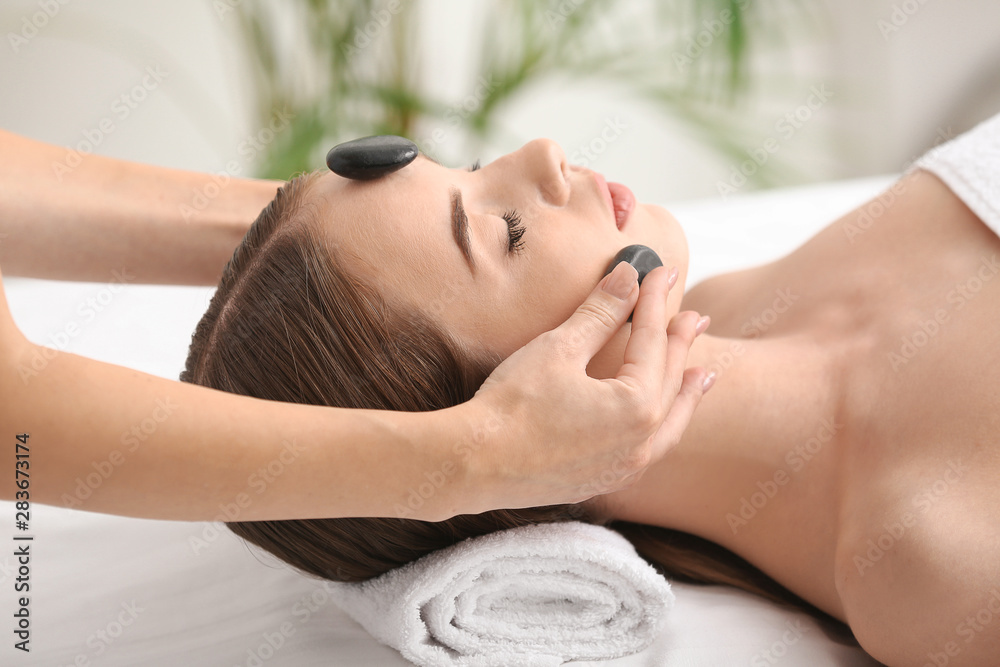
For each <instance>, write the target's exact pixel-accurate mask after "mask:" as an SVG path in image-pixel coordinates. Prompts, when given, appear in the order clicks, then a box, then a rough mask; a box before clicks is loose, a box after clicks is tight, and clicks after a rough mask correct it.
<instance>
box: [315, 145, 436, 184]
mask: <svg viewBox="0 0 1000 667" xmlns="http://www.w3.org/2000/svg"><path fill="white" fill-rule="evenodd" d="M416 157H417V145H416V144H415V143H413V142H412V141H410V140H409V139H404V138H403V137H397V136H394V135H391V134H384V135H379V136H374V137H364V138H362V139H355V140H353V141H348V142H345V143H342V144H337V145H336V146H334V147H333V148H331V149H330V152H329V153H327V154H326V166H328V167H330V171H332V172H333V173H335V174H337V175H338V176H343V177H344V178H353V179H355V180H360V181H367V180H371V179H375V178H379V177H380V176H384V175H385V174H389V173H392V172H394V171H396V170H397V169H402V168H403V167H405V166H406V165H408V164H410V163H411V162H413V160H414V159H416Z"/></svg>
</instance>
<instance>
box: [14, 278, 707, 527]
mask: <svg viewBox="0 0 1000 667" xmlns="http://www.w3.org/2000/svg"><path fill="white" fill-rule="evenodd" d="M629 271H631V274H632V277H631V280H632V282H631V288H630V289H629V290H628V295H627V296H626V297H624V298H617V297H614V296H613V295H611V294H610V293H608V292H606V291H603V290H602V289H600V286H599V288H598V289H596V290H595V291H594V293H593V294H592V295H591V297H590V298H589V299H588V301H587V302H586V303H585V304H584V305H583V306H581V308H580V309H579V310H578V311H577V313H576V314H574V316H573V317H572V318H571V319H570V320H569V321H568V322H567V323H566V324H564V325H563V326H561V327H559V328H558V329H556V330H554V331H552V332H549V333H548V334H543V335H542V336H540V337H539V338H538V339H536V340H535V341H532V342H531V343H529V345H527V346H526V347H525V348H523V349H522V350H520V351H519V352H518V353H517V354H516V355H514V356H513V357H511V359H508V360H507V361H505V362H504V363H503V364H501V366H500V367H499V368H498V369H497V371H498V372H495V373H494V375H493V376H491V381H490V382H489V386H486V387H484V389H483V390H482V391H480V393H479V394H477V396H476V397H475V398H473V399H472V400H471V401H469V402H467V403H463V404H461V405H458V406H456V407H454V408H449V409H447V410H439V411H435V412H425V413H406V412H388V411H373V410H347V409H338V408H328V407H319V406H309V405H296V404H290V403H277V402H270V401H263V400H258V399H253V398H248V397H245V396H237V395H233V394H227V393H224V392H220V391H215V390H212V389H207V388H204V387H198V386H194V385H188V384H183V383H180V382H175V381H172V380H166V379H163V378H159V377H155V376H151V375H147V374H144V373H140V372H137V371H133V370H129V369H126V368H122V367H118V366H114V365H111V364H106V363H102V362H98V361H94V360H91V359H86V358H84V357H80V356H77V355H73V354H67V353H62V352H56V351H55V350H52V349H50V348H45V347H41V346H38V345H34V344H32V343H31V342H29V341H27V340H26V339H25V338H24V336H23V335H22V334H21V333H20V331H18V330H17V327H16V326H15V325H14V322H13V320H12V319H11V317H10V312H9V310H8V309H7V304H6V300H5V298H4V296H3V292H2V290H0V355H2V362H0V397H2V398H3V400H0V437H2V438H4V439H5V441H6V442H7V446H6V447H5V450H6V451H7V452H8V454H7V455H4V456H3V457H2V458H3V459H4V460H6V461H8V462H9V464H10V465H13V462H14V438H15V435H17V434H19V433H28V434H29V438H28V444H29V448H30V452H31V454H30V470H29V473H30V475H31V477H30V479H31V485H30V490H31V500H34V501H37V502H42V503H48V504H54V505H68V506H72V507H78V508H82V509H86V510H92V511H97V512H107V513H113V514H123V515H129V516H139V517H151V518H162V519H184V520H219V519H226V520H254V519H291V518H312V517H344V516H407V517H410V518H417V519H424V520H431V521H435V520H441V519H444V518H447V517H450V516H453V515H455V514H458V513H472V512H482V511H485V510H488V509H496V508H501V507H525V506H530V505H544V504H550V503H559V502H576V501H580V500H583V499H585V498H587V497H589V496H592V495H593V494H594V493H596V492H597V491H596V490H595V488H594V486H593V480H595V479H600V480H601V482H602V489H601V490H602V492H610V491H614V490H617V489H618V488H621V487H622V486H625V485H627V483H628V482H629V478H630V476H631V475H632V474H633V473H636V472H639V471H640V470H642V469H643V468H645V466H646V465H647V464H648V463H649V462H651V461H653V460H656V459H658V458H659V457H660V456H662V454H663V453H664V452H665V451H666V450H667V449H668V448H669V447H671V446H672V445H673V444H675V443H676V441H677V440H678V439H679V436H677V437H675V435H673V432H674V431H677V432H680V431H683V428H684V426H686V424H687V421H688V420H689V419H690V415H691V413H692V412H693V410H694V407H695V405H696V404H697V402H698V400H699V399H700V397H701V394H702V391H703V389H702V384H701V380H702V378H703V376H704V371H702V370H700V369H689V370H688V371H687V372H684V373H683V378H682V377H681V376H680V375H679V374H678V372H677V368H676V367H674V368H672V369H671V368H668V364H667V362H666V359H665V355H664V352H663V348H664V347H665V344H666V334H665V329H666V321H665V315H664V308H663V307H662V303H663V302H664V301H665V299H666V293H667V285H666V274H665V270H662V269H659V270H658V272H659V273H657V272H652V273H650V274H649V276H647V278H646V281H645V282H644V283H643V287H642V300H641V301H640V303H639V306H637V307H636V311H635V318H634V328H635V329H636V330H637V331H638V332H641V335H633V336H632V338H631V339H630V342H629V346H630V350H631V355H632V357H633V358H634V361H633V362H631V363H628V364H626V365H625V366H624V367H623V369H622V371H621V372H620V374H619V376H618V377H617V378H613V379H609V380H594V379H592V378H589V377H587V375H586V365H587V362H588V361H589V359H590V358H591V357H592V356H593V354H594V353H595V352H596V350H598V349H600V347H601V346H603V344H604V343H605V342H606V341H607V340H608V339H610V338H611V336H612V335H613V334H614V333H615V332H616V331H617V330H618V329H619V328H620V327H621V326H622V324H623V323H624V322H625V319H626V318H627V317H628V314H629V312H630V311H631V310H632V306H633V304H635V303H636V299H637V297H638V292H639V289H638V288H636V286H635V271H634V270H633V269H629ZM618 273H620V271H619V272H618ZM614 275H615V274H612V276H614ZM606 282H607V281H606V280H605V281H602V283H601V285H605V284H606ZM657 304H659V306H657ZM688 315H690V314H688ZM694 319H696V318H691V317H688V318H686V320H685V321H686V322H688V324H687V325H686V326H687V327H688V328H693V326H694ZM690 338H693V334H690V332H689V337H688V338H686V339H685V342H684V343H683V345H684V346H685V347H686V346H687V345H688V344H689V340H690ZM685 353H686V349H685ZM682 356H683V355H682ZM682 379H683V381H682ZM554 415H555V416H556V418H554V417H553V416H554ZM661 425H662V426H663V428H661ZM658 429H659V431H660V433H659V434H657V430H658ZM668 432H669V433H670V434H669V435H667V436H664V434H665V433H668ZM8 457H9V458H8ZM608 470H611V471H613V472H614V475H615V478H614V479H613V480H608V479H607V475H606V472H607V471H608ZM16 490H17V489H16V487H15V486H14V483H13V481H12V480H8V481H7V482H4V483H0V498H5V499H10V498H13V497H14V493H15V491H16Z"/></svg>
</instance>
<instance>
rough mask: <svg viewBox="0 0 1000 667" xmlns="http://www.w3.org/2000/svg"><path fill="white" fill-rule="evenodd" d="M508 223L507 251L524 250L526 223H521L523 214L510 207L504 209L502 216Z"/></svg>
mask: <svg viewBox="0 0 1000 667" xmlns="http://www.w3.org/2000/svg"><path fill="white" fill-rule="evenodd" d="M501 217H502V218H503V219H504V222H506V223H507V238H508V241H507V252H508V253H517V252H521V251H522V250H524V240H523V239H522V238H521V237H523V236H524V225H523V224H522V223H521V214H520V213H518V212H517V211H515V210H514V209H512V208H510V209H507V210H506V211H504V214H503V215H502V216H501Z"/></svg>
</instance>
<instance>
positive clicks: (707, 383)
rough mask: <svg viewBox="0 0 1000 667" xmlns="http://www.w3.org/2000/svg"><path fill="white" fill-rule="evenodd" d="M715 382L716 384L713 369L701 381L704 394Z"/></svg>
mask: <svg viewBox="0 0 1000 667" xmlns="http://www.w3.org/2000/svg"><path fill="white" fill-rule="evenodd" d="M713 384H715V371H711V372H710V373H709V374H708V375H706V376H705V379H704V380H702V381H701V393H703V394H704V393H705V392H706V391H708V390H709V389H711V388H712V385H713Z"/></svg>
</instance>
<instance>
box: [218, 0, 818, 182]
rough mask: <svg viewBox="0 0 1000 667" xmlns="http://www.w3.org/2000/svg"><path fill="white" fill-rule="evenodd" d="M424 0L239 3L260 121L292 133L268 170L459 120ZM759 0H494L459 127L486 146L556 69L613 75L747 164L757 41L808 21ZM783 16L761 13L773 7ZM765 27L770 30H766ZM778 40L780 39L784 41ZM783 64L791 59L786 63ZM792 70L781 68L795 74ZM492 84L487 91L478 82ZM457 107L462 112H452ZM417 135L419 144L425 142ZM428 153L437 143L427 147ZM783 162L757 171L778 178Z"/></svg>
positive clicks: (286, 171) (787, 0)
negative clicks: (431, 43) (440, 87)
mask: <svg viewBox="0 0 1000 667" xmlns="http://www.w3.org/2000/svg"><path fill="white" fill-rule="evenodd" d="M425 4H426V3H424V2H422V1H421V0H299V1H298V2H284V3H280V4H279V3H273V2H267V1H266V0H242V1H241V2H240V3H239V4H238V5H236V10H237V15H238V25H239V29H240V32H241V33H242V37H243V40H242V42H243V45H244V47H245V49H246V51H247V55H248V56H249V57H250V62H251V63H252V65H251V70H252V72H253V77H254V91H255V96H256V102H255V105H256V113H257V116H258V119H259V121H260V123H261V124H265V123H267V121H268V120H269V119H270V118H271V117H272V116H273V115H274V114H275V113H276V112H279V111H282V110H284V111H286V112H291V115H292V116H293V118H292V121H291V126H290V130H289V131H285V132H282V133H281V136H280V137H278V139H277V140H276V141H275V142H274V143H273V144H272V145H271V146H270V147H269V151H268V152H267V154H266V156H265V159H264V161H263V163H262V164H261V165H260V166H259V170H260V173H259V175H261V176H266V177H271V178H287V177H288V176H289V175H290V174H292V173H295V172H298V171H302V170H305V169H308V168H310V167H311V166H314V165H316V164H322V159H323V153H324V151H325V150H326V149H327V148H328V147H329V146H331V145H334V144H335V143H338V142H339V141H343V140H345V139H351V138H355V137H358V136H364V135H368V134H383V133H384V134H398V135H402V136H407V137H410V138H416V133H417V131H418V125H419V124H420V123H428V124H429V125H434V124H435V123H436V124H437V125H438V126H441V124H442V123H444V122H446V121H452V122H453V121H454V115H455V105H454V103H449V101H447V100H442V99H439V98H438V97H436V96H434V95H433V94H432V93H431V92H429V91H428V89H427V86H424V85H422V83H421V74H420V58H421V54H423V53H424V52H425V51H424V50H425V48H426V47H427V45H426V44H424V43H422V41H421V40H422V39H426V37H425V35H423V34H422V33H421V31H420V30H419V29H418V27H419V23H420V18H421V14H420V12H421V10H422V9H423V5H425ZM778 4H781V3H780V2H777V3H776V2H775V0H772V1H771V2H770V3H766V5H760V4H759V3H755V2H754V0H670V1H660V2H656V1H654V0H650V1H647V2H644V1H641V0H640V1H632V2H613V1H612V0H547V1H546V0H543V1H537V0H488V1H487V0H483V1H482V2H481V3H478V4H477V11H480V12H482V14H483V15H482V19H481V20H480V21H479V26H481V31H480V34H479V35H478V42H479V43H480V44H481V48H480V52H479V55H478V61H477V63H476V65H475V67H474V75H473V76H472V77H470V88H474V87H476V86H477V85H478V90H477V91H476V96H475V99H476V100H477V104H476V105H474V108H471V109H469V108H465V107H463V108H462V114H461V127H460V131H461V132H463V133H464V135H465V139H466V140H467V141H469V142H470V143H473V144H478V145H482V144H483V143H485V142H486V141H487V140H489V139H491V138H493V137H494V136H495V135H496V134H497V132H498V129H499V124H498V119H499V118H500V113H501V110H502V109H503V106H504V103H505V102H507V101H509V100H511V99H512V98H514V97H516V96H517V95H519V94H521V93H523V92H524V91H525V90H526V89H527V88H528V87H529V86H530V85H535V84H537V83H538V82H539V81H541V80H543V79H544V78H545V77H552V76H561V77H568V78H575V79H588V78H589V79H603V80H606V81H611V82H613V83H614V84H615V85H616V86H620V87H622V88H623V90H624V91H625V92H626V93H628V94H633V95H636V96H637V97H638V98H640V99H644V100H647V101H648V102H650V103H651V104H652V105H653V107H654V108H656V109H659V110H660V111H662V112H663V113H666V114H670V115H672V116H674V117H675V118H680V119H682V120H683V121H684V122H686V123H687V124H688V125H689V126H690V127H691V128H692V130H694V131H696V132H697V133H699V134H700V135H701V136H702V138H703V140H704V142H705V143H706V144H708V145H709V146H711V147H714V148H715V149H716V150H719V151H720V152H722V153H723V154H725V155H727V156H729V157H731V158H739V159H745V157H746V156H745V155H744V154H743V147H744V146H747V145H752V144H753V142H754V140H753V139H748V137H750V136H752V135H753V130H752V128H749V127H747V123H746V122H744V121H745V120H746V119H745V118H743V117H742V116H743V115H742V114H741V111H740V102H741V100H742V99H743V97H744V94H745V93H746V92H747V91H748V90H749V89H750V88H751V84H752V83H753V80H752V77H751V76H750V72H749V70H748V67H747V63H748V62H749V59H750V56H751V45H752V44H753V43H754V39H752V37H753V36H754V35H758V34H759V35H760V36H761V37H762V39H759V40H757V42H758V43H759V44H762V45H763V46H764V47H765V48H770V49H771V50H772V51H773V50H774V49H775V48H777V49H778V50H779V51H780V50H781V49H783V48H788V46H787V43H783V40H782V39H781V37H782V36H783V31H785V32H788V33H793V32H798V33H801V31H796V30H795V29H794V24H795V23H796V21H797V20H799V19H801V18H806V19H808V18H809V17H808V16H806V15H805V13H804V12H803V11H801V9H802V8H801V7H800V6H799V2H798V1H797V0H784V4H785V6H784V7H781V9H785V8H788V9H792V10H793V11H792V12H791V13H789V12H785V13H782V12H781V11H776V5H778ZM765 6H766V7H767V8H768V10H769V11H771V12H772V15H771V16H770V17H764V16H762V14H763V12H764V7H765ZM765 36H767V39H763V37H765ZM775 45H777V46H775ZM778 60H779V61H780V58H779V59H778ZM787 74H789V72H779V75H787ZM483 81H486V82H489V85H488V86H484V85H482V83H481V82H483ZM449 114H451V116H450V117H449ZM418 144H419V142H418ZM421 149H422V150H425V152H431V151H427V150H426V147H424V146H421ZM781 171H787V166H784V165H782V164H781V163H780V161H779V160H772V161H770V162H769V164H767V165H764V166H763V167H762V168H761V169H760V170H759V171H758V172H757V173H756V174H755V175H754V179H753V180H754V181H755V182H756V184H758V185H769V184H772V183H773V182H775V181H776V180H777V179H778V176H777V175H778V173H779V172H781Z"/></svg>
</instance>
